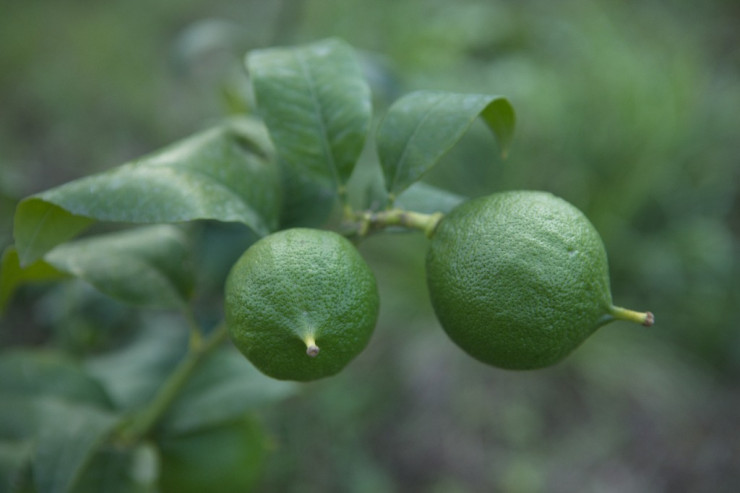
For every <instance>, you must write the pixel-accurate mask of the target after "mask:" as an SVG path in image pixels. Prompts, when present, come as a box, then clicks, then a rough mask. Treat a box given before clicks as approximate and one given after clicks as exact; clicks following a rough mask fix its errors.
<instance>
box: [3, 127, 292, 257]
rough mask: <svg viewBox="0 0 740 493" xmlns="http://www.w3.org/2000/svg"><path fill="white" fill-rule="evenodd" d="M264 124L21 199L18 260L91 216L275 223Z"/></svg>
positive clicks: (208, 134) (208, 135) (209, 134)
mask: <svg viewBox="0 0 740 493" xmlns="http://www.w3.org/2000/svg"><path fill="white" fill-rule="evenodd" d="M270 153H271V149H270V147H269V140H268V139H267V136H266V134H265V130H264V128H263V127H262V126H261V125H260V124H258V123H256V122H255V121H253V120H247V119H235V120H231V121H228V122H226V123H224V124H222V125H221V126H219V127H216V128H213V129H210V130H207V131H205V132H202V133H200V134H196V135H194V136H192V137H190V138H188V139H185V140H183V141H180V142H178V143H176V144H174V145H172V146H169V147H167V148H165V149H164V150H162V151H160V152H157V153H155V154H152V155H150V156H147V157H144V158H141V159H139V160H136V161H134V162H131V163H128V164H125V165H122V166H119V167H117V168H113V169H111V170H109V171H106V172H103V173H100V174H96V175H92V176H88V177H85V178H81V179H78V180H75V181H72V182H69V183H67V184H65V185H61V186H59V187H56V188H53V189H51V190H47V191H46V192H42V193H40V194H37V195H33V196H31V197H29V198H27V199H24V200H23V201H21V202H20V204H19V205H18V208H17V210H16V215H15V224H14V235H15V241H16V247H17V249H18V254H19V257H20V261H21V265H28V264H29V263H31V262H33V261H34V260H36V259H38V258H40V257H41V256H42V255H43V254H44V253H46V252H47V251H48V250H50V249H51V248H52V247H54V246H55V245H58V244H59V243H62V242H64V241H67V240H69V239H70V238H72V237H74V236H75V235H77V234H78V233H80V232H81V231H82V230H84V229H85V228H86V227H88V226H89V225H90V224H92V223H93V221H114V222H129V223H173V222H182V221H192V220H197V219H214V220H218V221H224V222H241V223H244V224H246V225H247V226H249V227H250V228H252V229H254V230H255V231H256V232H258V233H259V234H267V233H268V232H270V231H271V230H272V229H274V228H275V227H276V225H277V216H278V211H279V200H280V197H279V193H278V192H279V182H278V173H277V167H276V166H274V164H273V163H272V162H271V161H270V159H269V158H270Z"/></svg>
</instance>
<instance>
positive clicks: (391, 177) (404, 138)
mask: <svg viewBox="0 0 740 493" xmlns="http://www.w3.org/2000/svg"><path fill="white" fill-rule="evenodd" d="M478 116H480V117H481V118H483V120H484V121H485V123H486V124H487V125H488V127H489V128H490V129H491V130H492V131H493V133H494V134H495V135H496V138H497V139H498V142H499V146H500V147H501V152H502V154H503V155H504V156H505V155H506V153H507V150H508V147H509V144H510V142H511V138H512V135H513V131H514V110H513V108H512V107H511V105H510V104H509V102H508V101H507V100H506V99H504V98H503V97H501V96H488V95H484V94H456V93H448V92H431V91H418V92H414V93H411V94H409V95H407V96H404V97H402V98H401V99H399V100H398V101H396V102H395V103H394V104H393V105H392V106H391V107H390V109H389V110H388V113H387V114H386V116H385V117H384V118H383V121H382V122H381V124H380V128H379V129H378V135H377V145H378V155H379V157H380V162H381V165H382V167H383V175H384V176H385V185H386V188H387V190H388V192H389V193H390V194H391V197H392V198H393V197H397V196H398V194H399V193H400V192H402V191H403V190H405V189H406V188H408V187H409V186H410V185H411V184H412V183H414V182H416V181H417V180H419V179H420V178H421V177H422V175H424V173H426V172H427V171H428V170H429V169H431V168H432V167H433V166H434V165H435V164H437V162H438V161H439V159H440V158H441V157H442V156H443V155H444V154H445V153H446V152H447V151H449V150H450V149H451V148H452V147H453V146H454V145H455V144H456V143H457V141H458V140H460V138H461V137H462V136H463V134H464V133H465V132H466V131H467V129H468V128H469V127H470V125H471V124H472V123H473V121H474V120H475V119H476V118H477V117H478Z"/></svg>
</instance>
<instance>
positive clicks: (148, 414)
mask: <svg viewBox="0 0 740 493" xmlns="http://www.w3.org/2000/svg"><path fill="white" fill-rule="evenodd" d="M226 336H227V330H226V324H225V323H223V324H221V325H219V326H218V327H217V328H215V329H214V330H213V331H212V332H211V334H210V335H209V336H208V337H206V338H204V339H203V341H202V343H200V344H198V345H197V346H195V347H194V346H191V347H190V349H189V351H188V353H187V354H186V355H185V358H184V359H183V360H182V361H180V363H179V364H178V365H177V366H176V367H175V369H174V371H173V372H172V373H171V374H170V375H169V377H167V380H165V382H164V384H162V387H160V389H159V391H158V392H157V394H156V395H155V396H154V398H153V399H152V400H151V401H150V402H149V404H148V405H147V406H146V407H145V408H144V409H143V410H142V412H141V413H139V414H138V415H136V416H135V417H134V419H133V420H132V421H130V422H129V423H128V426H127V427H125V428H124V429H122V430H121V439H122V440H124V441H125V442H126V443H136V442H137V441H139V440H140V439H141V438H143V437H145V436H146V435H147V434H148V433H149V432H150V431H151V430H152V429H153V428H154V426H156V424H157V423H158V422H159V420H160V418H161V417H162V416H163V415H164V413H165V412H166V411H167V410H168V409H169V407H170V405H171V404H172V403H173V402H174V401H175V399H176V398H177V396H178V394H179V393H180V391H181V390H182V389H183V387H184V386H185V384H186V383H187V381H188V380H189V378H190V377H191V376H192V374H193V372H194V371H195V370H196V368H197V367H198V366H200V364H201V363H202V362H203V360H205V359H206V357H207V356H208V355H209V354H210V353H211V352H212V351H213V350H214V349H216V348H217V347H219V346H220V345H221V343H222V342H223V341H224V340H225V339H226Z"/></svg>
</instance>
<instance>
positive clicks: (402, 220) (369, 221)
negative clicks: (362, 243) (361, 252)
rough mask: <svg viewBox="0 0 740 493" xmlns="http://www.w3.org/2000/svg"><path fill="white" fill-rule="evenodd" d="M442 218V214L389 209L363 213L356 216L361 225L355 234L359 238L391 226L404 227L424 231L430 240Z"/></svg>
mask: <svg viewBox="0 0 740 493" xmlns="http://www.w3.org/2000/svg"><path fill="white" fill-rule="evenodd" d="M442 217H443V214H442V213H441V212H435V213H434V214H423V213H421V212H414V211H407V210H403V209H388V210H384V211H377V212H372V211H363V212H358V213H356V215H355V218H356V219H357V221H358V223H359V224H358V225H357V229H356V231H355V232H356V234H358V235H359V236H367V235H368V234H369V233H371V232H374V231H378V230H381V229H384V228H387V227H390V226H402V227H405V228H408V229H417V230H420V231H423V232H424V234H425V235H426V236H427V237H428V238H431V236H432V235H433V234H434V230H435V229H436V228H437V224H438V223H439V221H440V220H441V219H442Z"/></svg>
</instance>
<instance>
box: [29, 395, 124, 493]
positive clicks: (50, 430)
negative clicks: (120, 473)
mask: <svg viewBox="0 0 740 493" xmlns="http://www.w3.org/2000/svg"><path fill="white" fill-rule="evenodd" d="M42 410H43V411H42V413H43V416H44V417H43V419H42V420H41V429H40V431H39V434H38V437H37V445H36V454H35V456H34V458H33V466H32V467H33V478H34V483H35V485H36V488H37V490H38V491H43V492H45V493H46V492H48V493H57V492H59V493H63V492H67V491H69V490H70V489H71V488H72V487H73V486H74V484H75V482H76V481H77V479H78V478H79V476H80V475H81V474H82V472H83V470H84V469H85V467H86V466H87V463H88V461H89V460H90V459H91V458H92V457H93V455H94V454H95V451H96V449H97V448H98V447H99V446H100V445H101V444H102V443H103V441H104V440H105V438H106V436H107V435H108V433H109V432H110V431H111V430H112V428H113V426H114V425H115V424H116V422H117V421H118V420H117V417H116V416H114V415H112V414H109V413H106V412H104V411H101V410H99V409H95V408H92V407H89V406H84V405H74V404H69V403H63V402H60V401H57V400H48V401H46V402H44V404H43V407H42Z"/></svg>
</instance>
